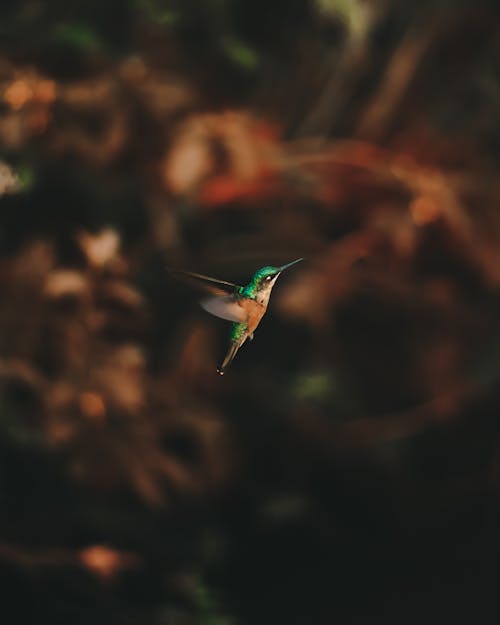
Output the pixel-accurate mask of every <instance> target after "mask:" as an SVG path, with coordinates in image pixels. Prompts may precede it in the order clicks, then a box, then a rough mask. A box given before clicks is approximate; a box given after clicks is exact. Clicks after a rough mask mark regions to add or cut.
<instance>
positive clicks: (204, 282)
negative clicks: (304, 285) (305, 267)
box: [175, 258, 304, 375]
mask: <svg viewBox="0 0 500 625" xmlns="http://www.w3.org/2000/svg"><path fill="white" fill-rule="evenodd" d="M301 260H304V259H303V258H297V259H296V260H294V261H292V262H291V263H288V264H286V265H282V266H281V267H272V266H266V267H261V269H258V270H257V271H256V272H255V273H254V275H253V276H252V279H251V280H250V282H249V283H248V284H247V285H245V286H240V285H238V284H234V283H233V282H227V281H226V280H218V279H217V278H211V277H209V276H204V275H203V274H200V273H193V272H190V271H177V272H175V273H179V274H181V275H183V276H186V277H188V278H192V279H193V280H195V281H197V282H198V284H200V285H201V286H203V287H204V288H205V289H206V290H208V291H210V292H211V296H210V297H206V298H204V299H202V300H201V301H200V305H201V307H202V308H203V309H204V310H206V311H207V312H209V313H210V314H212V315H215V316H216V317H220V318H221V319H226V320H227V321H232V322H233V323H232V327H231V333H230V340H229V349H228V351H227V353H226V356H225V358H224V360H223V362H222V364H221V365H220V367H219V368H218V369H217V373H219V375H224V373H225V372H226V369H227V368H228V367H229V365H230V364H231V362H232V360H233V359H234V357H235V356H236V354H237V352H238V350H239V349H240V347H241V346H242V345H243V343H244V342H245V341H246V340H247V339H250V340H253V335H254V332H255V330H256V329H257V326H258V325H259V323H260V321H261V319H262V317H263V316H264V314H265V312H266V310H267V306H268V304H269V297H270V296H271V291H272V290H273V286H274V285H275V283H276V280H277V279H278V276H279V275H280V273H281V272H282V271H285V269H288V268H289V267H292V266H293V265H295V264H296V263H299V262H300V261H301Z"/></svg>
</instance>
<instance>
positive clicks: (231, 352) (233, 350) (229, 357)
mask: <svg viewBox="0 0 500 625" xmlns="http://www.w3.org/2000/svg"><path fill="white" fill-rule="evenodd" d="M243 343H244V341H231V345H230V346H229V349H228V351H227V354H226V357H225V358H224V361H223V363H222V364H221V366H220V367H219V368H218V369H217V373H218V374H219V375H224V373H226V369H227V368H228V367H229V365H230V364H231V363H232V361H233V358H234V357H235V356H236V354H237V352H238V350H239V348H240V347H241V346H242V345H243Z"/></svg>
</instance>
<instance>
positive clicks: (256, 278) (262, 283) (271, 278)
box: [245, 258, 303, 292]
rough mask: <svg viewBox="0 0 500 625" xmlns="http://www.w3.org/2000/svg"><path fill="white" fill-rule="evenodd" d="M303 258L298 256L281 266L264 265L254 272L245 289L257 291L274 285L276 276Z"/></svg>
mask: <svg viewBox="0 0 500 625" xmlns="http://www.w3.org/2000/svg"><path fill="white" fill-rule="evenodd" d="M301 260H303V259H302V258H298V259H297V260H294V261H292V262H291V263H288V264H286V265H282V266H281V267H272V266H270V265H268V266H266V267H262V268H261V269H259V270H258V271H256V272H255V273H254V275H253V277H252V281H251V282H250V284H249V285H248V287H247V288H246V289H245V291H247V292H248V291H251V292H257V291H261V290H263V289H267V288H270V287H272V286H273V284H274V282H275V281H276V278H277V277H278V276H279V275H280V273H281V272H282V271H284V270H285V269H288V267H291V266H292V265H295V263H298V262H300V261H301Z"/></svg>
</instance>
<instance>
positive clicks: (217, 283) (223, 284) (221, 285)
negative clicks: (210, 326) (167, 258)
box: [168, 269, 241, 314]
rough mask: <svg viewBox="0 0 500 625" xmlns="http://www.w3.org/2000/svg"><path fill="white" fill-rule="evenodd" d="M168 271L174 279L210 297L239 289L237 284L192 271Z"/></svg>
mask: <svg viewBox="0 0 500 625" xmlns="http://www.w3.org/2000/svg"><path fill="white" fill-rule="evenodd" d="M168 271H169V272H170V273H171V274H172V275H173V276H174V277H175V278H177V279H179V280H182V281H183V282H189V283H190V284H193V285H194V286H195V287H198V288H200V289H203V290H204V291H207V292H208V293H211V294H212V295H228V294H229V293H235V292H236V291H239V289H240V288H241V287H240V286H239V285H238V284H234V282H227V281H226V280H219V279H218V278H211V277H210V276H204V275H203V274H201V273H194V272H193V271H180V270H176V269H169V270H168ZM209 312H211V311H209ZM214 314H215V313H214Z"/></svg>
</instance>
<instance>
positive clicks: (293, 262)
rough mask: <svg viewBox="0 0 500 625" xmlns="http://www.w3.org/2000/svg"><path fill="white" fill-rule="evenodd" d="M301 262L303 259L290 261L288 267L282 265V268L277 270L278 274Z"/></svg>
mask: <svg viewBox="0 0 500 625" xmlns="http://www.w3.org/2000/svg"><path fill="white" fill-rule="evenodd" d="M301 260H304V259H303V258H297V260H292V262H291V263H288V265H283V266H282V267H280V268H279V270H280V273H281V272H282V271H285V269H288V268H289V267H291V266H292V265H296V264H297V263H300V261H301Z"/></svg>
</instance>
